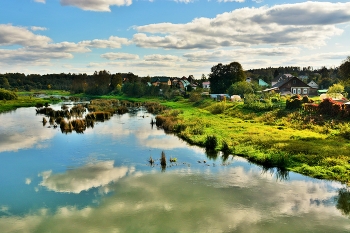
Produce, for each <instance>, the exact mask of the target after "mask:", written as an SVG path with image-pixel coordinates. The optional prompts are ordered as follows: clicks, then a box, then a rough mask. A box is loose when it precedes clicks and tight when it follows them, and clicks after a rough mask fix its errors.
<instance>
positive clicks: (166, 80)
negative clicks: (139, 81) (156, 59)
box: [151, 77, 170, 83]
mask: <svg viewBox="0 0 350 233" xmlns="http://www.w3.org/2000/svg"><path fill="white" fill-rule="evenodd" d="M169 80H170V78H169V77H152V78H151V83H155V82H161V83H165V82H168V81H169Z"/></svg>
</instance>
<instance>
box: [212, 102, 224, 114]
mask: <svg viewBox="0 0 350 233" xmlns="http://www.w3.org/2000/svg"><path fill="white" fill-rule="evenodd" d="M225 108H226V106H225V102H221V103H216V104H214V105H212V106H210V107H208V110H209V111H210V112H211V113H212V114H221V113H223V112H224V111H225Z"/></svg>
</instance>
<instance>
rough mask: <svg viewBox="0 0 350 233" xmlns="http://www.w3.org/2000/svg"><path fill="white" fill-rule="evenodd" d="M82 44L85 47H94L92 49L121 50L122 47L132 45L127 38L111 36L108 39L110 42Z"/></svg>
mask: <svg viewBox="0 0 350 233" xmlns="http://www.w3.org/2000/svg"><path fill="white" fill-rule="evenodd" d="M79 43H80V44H83V45H84V46H88V47H92V48H111V49H115V48H121V46H122V45H129V44H131V41H129V40H128V39H126V38H120V37H117V36H111V37H109V38H108V40H100V39H96V40H92V41H82V42H79Z"/></svg>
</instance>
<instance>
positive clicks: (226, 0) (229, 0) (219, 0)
mask: <svg viewBox="0 0 350 233" xmlns="http://www.w3.org/2000/svg"><path fill="white" fill-rule="evenodd" d="M218 2H245V0H218Z"/></svg>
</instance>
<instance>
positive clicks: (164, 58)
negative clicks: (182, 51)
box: [143, 54, 181, 61]
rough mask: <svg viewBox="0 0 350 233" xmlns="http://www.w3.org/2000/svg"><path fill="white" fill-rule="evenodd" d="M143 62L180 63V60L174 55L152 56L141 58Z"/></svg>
mask: <svg viewBox="0 0 350 233" xmlns="http://www.w3.org/2000/svg"><path fill="white" fill-rule="evenodd" d="M143 58H144V59H145V61H181V58H179V57H178V56H174V55H161V54H152V55H146V56H144V57H143Z"/></svg>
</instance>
